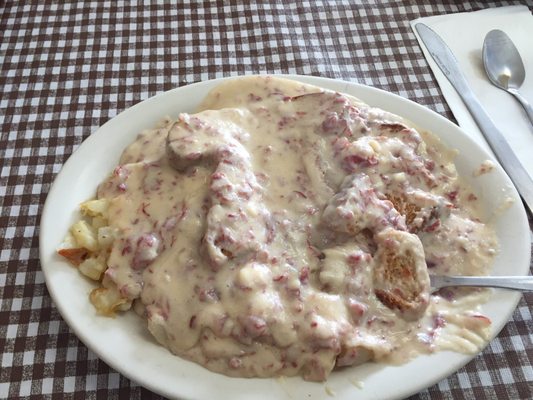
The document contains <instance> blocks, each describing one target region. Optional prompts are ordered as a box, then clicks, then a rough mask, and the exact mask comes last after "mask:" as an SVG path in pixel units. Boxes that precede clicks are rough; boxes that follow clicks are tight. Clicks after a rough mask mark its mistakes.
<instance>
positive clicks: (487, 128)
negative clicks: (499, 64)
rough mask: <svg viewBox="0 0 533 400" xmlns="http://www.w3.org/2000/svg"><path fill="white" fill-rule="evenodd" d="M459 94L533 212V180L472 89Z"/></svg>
mask: <svg viewBox="0 0 533 400" xmlns="http://www.w3.org/2000/svg"><path fill="white" fill-rule="evenodd" d="M459 95H460V96H461V98H462V99H463V101H464V103H465V105H466V107H467V108H468V110H469V111H470V113H471V114H472V116H473V117H474V120H475V121H476V123H477V124H478V126H479V128H480V129H481V131H482V132H483V135H484V136H485V139H486V140H487V143H488V144H489V146H490V147H491V148H492V149H493V151H494V154H496V157H497V158H498V160H499V161H500V163H501V164H502V165H503V166H504V168H505V172H507V175H509V177H510V178H511V181H513V183H514V185H515V186H516V188H517V189H518V192H519V193H520V195H521V196H522V199H523V200H524V202H525V204H526V205H527V208H529V212H530V213H532V214H533V180H532V179H531V177H530V176H529V174H528V173H527V171H526V170H525V169H524V167H523V166H522V164H521V163H520V161H519V160H518V158H517V157H516V155H515V154H514V152H513V149H511V146H509V143H507V140H505V138H504V136H503V135H502V133H501V132H500V131H499V130H498V128H496V126H495V125H494V123H493V122H492V121H491V119H490V117H489V116H488V115H487V113H486V112H485V110H484V109H483V107H482V106H481V104H480V103H479V102H478V100H477V99H476V97H475V96H474V94H473V93H472V91H470V90H466V91H464V92H462V93H461V92H460V93H459Z"/></svg>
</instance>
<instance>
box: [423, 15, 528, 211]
mask: <svg viewBox="0 0 533 400" xmlns="http://www.w3.org/2000/svg"><path fill="white" fill-rule="evenodd" d="M415 29H416V31H417V32H418V35H419V36H420V39H422V42H423V43H424V45H425V46H426V48H427V50H428V52H429V54H430V55H431V57H433V60H434V61H435V63H436V64H437V65H438V66H439V68H440V70H441V71H442V72H443V74H444V75H445V76H446V78H448V80H449V81H450V83H451V84H452V86H453V87H454V89H455V90H456V91H457V94H458V95H459V97H461V99H462V100H463V102H464V104H465V105H466V108H468V111H470V114H472V117H473V118H474V121H476V124H477V125H478V127H479V129H480V130H481V133H482V134H483V136H484V137H485V139H486V141H487V143H488V144H489V146H490V148H491V149H492V151H493V152H494V154H495V155H496V158H497V159H498V161H499V162H500V164H501V166H502V167H503V169H504V170H505V172H507V175H508V176H509V178H511V181H512V182H513V184H514V185H515V187H516V189H517V191H518V193H519V194H520V196H521V197H522V199H523V201H524V203H525V204H526V206H527V208H528V209H529V212H530V213H532V214H533V180H532V179H531V177H530V176H529V174H528V172H527V171H526V170H525V168H524V167H523V166H522V164H521V163H520V161H519V160H518V158H517V157H516V155H515V154H514V152H513V150H512V149H511V146H509V143H507V140H506V139H505V137H504V136H503V134H502V133H501V132H500V131H499V130H498V128H497V127H496V126H495V125H494V123H493V122H492V120H491V119H490V117H489V116H488V114H487V113H486V111H485V110H484V109H483V107H482V106H481V104H480V103H479V101H478V100H477V98H476V96H475V95H474V92H472V90H471V89H470V86H469V85H468V82H467V81H466V78H465V77H464V75H463V73H462V72H461V70H460V68H459V63H458V62H457V59H456V58H455V56H454V55H453V53H452V51H451V50H450V48H449V47H448V46H447V45H446V43H444V41H443V40H442V38H441V37H440V36H439V35H438V34H436V33H435V32H434V31H433V30H432V29H431V28H430V27H428V26H427V25H425V24H423V23H420V22H419V23H418V24H416V25H415Z"/></svg>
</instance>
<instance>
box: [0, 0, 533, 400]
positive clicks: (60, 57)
mask: <svg viewBox="0 0 533 400" xmlns="http://www.w3.org/2000/svg"><path fill="white" fill-rule="evenodd" d="M176 3H178V2H176ZM513 4H526V5H528V6H529V7H530V9H531V8H533V1H532V0H529V1H509V2H506V1H505V2H504V1H496V2H494V1H491V2H482V1H464V2H455V1H442V2H438V4H434V5H431V4H429V2H425V1H377V0H366V1H347V0H346V1H310V0H309V1H304V0H300V1H292V0H286V1H275V0H268V1H257V2H256V1H249V2H240V1H198V2H197V1H191V0H188V1H182V2H179V4H174V2H166V3H164V4H161V3H159V2H155V1H154V2H145V3H140V4H139V3H137V2H124V1H48V2H46V1H9V0H4V1H3V2H2V3H1V4H0V21H1V24H0V26H1V29H0V35H1V40H0V64H1V70H0V78H1V81H0V82H1V84H0V91H1V94H0V121H1V122H0V123H1V139H0V160H1V166H0V168H1V173H0V244H1V247H0V348H1V350H2V351H1V355H0V359H1V369H0V398H10V399H15V398H19V397H20V398H42V397H45V398H61V399H63V398H80V399H81V398H83V399H85V398H110V399H113V398H128V399H130V398H131V399H147V398H154V399H155V398H160V397H159V396H158V395H156V394H154V393H151V392H149V391H148V390H146V389H143V388H142V387H140V386H138V385H137V384H136V383H135V382H131V381H129V380H128V379H127V378H125V377H123V376H121V375H120V374H119V373H117V372H115V371H114V370H112V369H110V368H109V367H108V366H107V365H106V364H105V363H104V362H103V361H101V360H99V359H98V358H97V357H96V355H95V354H94V353H93V352H92V351H90V350H88V349H87V348H86V347H85V346H84V345H83V344H82V343H81V342H80V341H79V340H78V339H77V337H76V336H75V335H74V333H73V332H72V331H71V330H70V329H69V327H68V326H67V325H66V323H65V322H64V321H63V319H62V318H61V316H60V315H59V313H58V311H57V309H56V307H55V306H54V304H53V302H52V301H51V298H50V296H49V294H48V292H47V290H46V287H45V283H44V276H43V273H42V271H41V266H40V263H39V252H38V248H39V221H40V214H41V211H42V207H43V204H44V201H45V198H46V195H47V193H48V191H49V189H50V185H51V183H52V181H53V179H54V177H55V175H56V174H57V173H58V172H59V170H60V169H61V166H62V165H63V163H64V162H65V161H66V160H67V158H68V157H69V156H70V155H71V154H72V152H73V151H74V150H75V149H76V148H77V147H78V146H79V144H80V143H81V142H82V141H83V140H84V139H85V138H87V137H88V136H89V135H90V134H91V132H94V131H95V130H96V129H97V128H98V127H99V126H100V125H102V124H103V123H104V122H106V121H107V120H109V119H110V118H112V117H114V116H115V115H117V114H118V113H120V112H121V111H123V110H125V109H126V108H128V107H130V106H132V105H134V104H136V103H138V102H140V101H142V100H144V99H147V98H149V97H151V96H153V95H155V94H157V93H160V92H163V91H166V90H169V89H172V88H175V87H177V86H182V85H186V84H188V83H192V82H198V81H203V80H207V79H212V78H218V77H223V76H230V75H241V74H250V73H272V74H276V73H289V74H304V75H316V76H324V77H330V78H338V79H343V80H348V81H357V82H359V83H363V84H366V85H371V86H375V87H379V88H382V89H385V90H388V91H391V92H394V93H397V94H399V95H401V96H404V97H407V98H409V99H412V100H414V101H416V102H418V103H421V104H423V105H426V106H428V107H429V108H431V109H433V110H435V111H437V112H439V113H441V114H443V115H444V116H446V117H448V118H450V119H453V116H452V114H451V112H450V110H449V108H448V106H447V105H446V103H445V101H444V98H443V97H442V95H441V92H440V89H439V87H438V86H437V83H436V81H435V79H434V77H433V75H432V73H431V71H430V69H429V67H428V65H427V63H426V60H425V59H424V56H423V55H422V52H421V50H420V47H419V46H418V44H417V42H416V40H415V37H414V34H413V32H412V31H411V28H410V26H409V21H410V20H413V19H415V18H417V17H420V16H426V15H432V14H444V13H451V12H460V11H472V10H477V9H480V8H486V7H494V6H502V5H513ZM530 222H531V220H530ZM532 308H533V293H529V294H524V296H523V298H522V300H521V302H520V304H519V306H518V308H517V310H516V311H515V313H514V314H513V316H512V320H511V321H509V323H508V324H507V325H506V326H505V328H504V329H503V331H502V332H501V333H500V334H499V336H498V337H497V338H496V339H495V340H494V341H493V342H491V344H490V345H489V346H488V347H487V348H486V350H485V351H483V353H482V354H480V355H479V356H477V357H476V358H475V359H474V360H473V361H472V362H470V363H469V364H468V365H466V366H465V367H464V368H462V369H461V370H459V372H457V373H455V374H453V375H451V376H450V377H448V378H446V379H444V380H443V381H441V382H440V383H438V384H437V385H435V386H433V387H431V388H429V389H427V390H424V391H422V392H420V393H419V394H417V395H414V396H413V397H411V399H472V398H477V399H528V398H533V367H532V364H533V343H532V341H533V319H532V315H531V314H532V311H531V310H532Z"/></svg>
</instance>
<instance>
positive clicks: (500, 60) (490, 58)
mask: <svg viewBox="0 0 533 400" xmlns="http://www.w3.org/2000/svg"><path fill="white" fill-rule="evenodd" d="M483 65H484V66H485V72H486V73H487V76H488V77H489V79H490V81H491V82H492V83H493V84H494V85H495V86H497V87H499V88H500V89H503V90H505V91H507V92H509V93H511V94H512V95H513V96H515V97H516V99H517V100H518V101H519V102H520V104H522V107H524V109H525V110H526V113H527V116H528V117H529V120H530V121H531V123H532V124H533V108H531V105H530V104H529V103H528V102H527V100H526V99H525V98H524V97H523V96H522V95H521V94H520V93H519V92H518V89H519V88H520V86H522V84H523V83H524V79H525V78H526V71H525V68H524V63H523V62H522V58H521V57H520V54H519V53H518V50H517V49H516V47H515V45H514V44H513V42H512V41H511V39H510V38H509V36H507V35H506V34H505V32H502V31H500V30H498V29H495V30H492V31H490V32H489V33H487V36H485V41H484V42H483Z"/></svg>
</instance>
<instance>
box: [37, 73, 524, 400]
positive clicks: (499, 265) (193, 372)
mask: <svg viewBox="0 0 533 400" xmlns="http://www.w3.org/2000/svg"><path fill="white" fill-rule="evenodd" d="M286 77H288V78H291V79H296V80H300V81H303V82H306V83H310V84H314V85H317V86H321V87H324V88H328V89H332V90H335V91H338V92H344V93H348V94H351V95H354V96H356V97H359V98H360V99H361V100H363V101H365V102H366V103H368V104H370V105H372V106H377V107H380V108H383V109H385V110H388V111H391V112H393V113H395V114H398V115H401V116H403V117H405V118H407V119H409V120H411V121H413V122H414V123H415V124H416V125H417V126H419V127H421V128H422V129H425V130H429V131H431V132H434V133H435V134H437V135H438V136H440V137H441V138H442V140H443V141H444V142H445V143H446V144H447V145H448V146H450V147H453V148H456V149H458V150H459V152H460V154H459V156H458V158H457V167H458V169H459V171H460V172H461V173H462V174H463V175H464V176H465V177H467V178H469V177H471V184H472V185H473V186H474V187H475V188H476V190H477V193H479V194H480V197H481V198H482V199H483V201H484V203H485V205H486V207H487V210H494V209H496V208H497V207H498V206H499V205H500V204H501V203H502V201H503V200H504V199H505V198H506V197H511V198H512V199H514V204H513V205H512V206H511V207H510V208H508V209H505V210H504V211H500V212H499V213H498V214H497V215H496V217H495V224H496V229H497V233H498V237H499V240H500V244H501V251H500V254H499V255H498V257H497V259H496V263H495V265H494V275H526V274H527V272H528V269H529V258H530V253H529V241H528V238H529V229H528V225H527V219H526V215H525V212H524V209H523V206H522V204H521V201H520V199H519V197H518V194H517V193H516V191H515V189H514V188H513V186H512V184H511V182H510V180H509V179H508V177H507V176H506V175H505V173H504V172H503V171H502V169H501V168H500V167H497V168H495V170H494V171H493V172H492V173H490V174H486V175H483V176H481V177H479V178H473V177H472V176H473V175H472V171H473V170H474V169H475V168H476V167H477V166H479V164H480V163H481V162H482V161H484V160H486V159H490V158H491V157H490V156H489V155H488V154H487V153H485V152H484V151H483V150H482V149H480V147H479V146H478V145H476V144H475V143H474V142H473V141H472V140H471V139H470V138H469V137H468V136H467V135H466V134H465V133H463V132H462V131H461V130H460V129H459V128H458V127H457V126H456V125H454V124H452V123H451V122H450V121H448V120H446V119H445V118H443V117H441V116H439V115H438V114H436V113H434V112H432V111H430V110H428V109H426V108H424V107H422V106H420V105H418V104H416V103H413V102H411V101H409V100H406V99H404V98H402V97H399V96H397V95H393V94H391V93H387V92H384V91H382V90H378V89H374V88H370V87H367V86H362V85H358V84H353V83H347V82H343V81H336V80H331V79H326V78H316V77H306V76H286ZM226 79H231V78H226ZM220 81H221V80H220V79H217V80H213V81H207V82H201V83H197V84H193V85H190V86H185V87H181V88H177V89H174V90H171V91H169V92H165V93H162V94H160V95H157V96H155V97H153V98H150V99H148V100H146V101H143V102H142V103H139V104H137V105H135V106H134V107H131V108H130V109H128V110H126V111H124V112H123V113H121V114H120V115H118V116H116V117H115V118H113V119H112V120H110V121H108V122H107V123H106V124H104V125H103V126H102V127H101V128H100V129H98V130H97V131H96V132H95V133H94V134H92V135H91V136H90V137H89V138H87V140H85V141H84V143H83V144H82V145H81V146H80V147H79V148H78V149H77V150H76V152H75V153H74V154H73V155H72V156H71V157H70V159H69V160H68V161H67V162H66V163H65V165H64V167H63V169H62V170H61V172H60V173H59V175H58V176H57V178H56V180H55V182H54V184H53V186H52V188H51V190H50V193H49V194H48V198H47V199H46V204H45V206H44V210H43V214H42V221H41V230H40V257H41V264H42V269H43V271H44V275H45V278H46V284H47V287H48V290H49V292H50V294H51V296H52V298H53V300H54V301H55V304H56V305H57V307H58V309H59V311H60V313H61V315H62V316H63V318H64V319H65V320H66V322H67V323H68V325H69V326H70V327H71V329H72V330H73V331H74V332H75V333H76V335H77V336H78V337H79V338H80V340H81V341H82V342H83V343H85V344H86V345H87V347H89V348H90V349H91V350H93V351H94V352H95V353H96V354H98V356H99V357H100V358H101V359H103V360H104V361H105V362H106V363H107V364H109V365H110V366H111V367H113V368H114V369H116V370H117V371H119V372H121V373H122V374H124V375H125V376H127V377H128V378H130V379H131V380H133V381H135V382H138V383H139V384H140V385H142V386H145V387H147V388H148V389H150V390H152V391H154V392H157V393H160V394H162V395H164V396H167V397H170V398H177V397H179V398H185V399H222V398H224V399H228V398H230V399H234V400H238V399H247V400H250V399H262V398H269V399H274V398H278V399H302V398H305V399H318V398H324V397H326V396H327V394H326V393H329V394H330V395H331V394H333V393H334V394H335V396H334V398H335V399H337V400H342V399H353V398H357V399H359V400H363V399H366V400H370V399H376V400H377V399H380V400H383V399H400V398H404V397H406V396H408V395H410V394H413V393H416V392H418V391H420V390H422V389H424V388H426V387H429V386H431V385H432V384H434V383H436V382H438V381H439V380H441V379H443V378H444V377H445V376H447V375H449V374H451V373H453V372H454V371H456V370H457V369H459V368H460V367H461V366H463V365H464V364H466V363H467V362H468V361H469V360H471V359H472V358H473V356H472V355H464V354H458V353H451V352H441V353H437V354H433V355H431V356H420V357H418V358H416V359H414V360H413V361H411V362H409V363H407V364H404V365H401V366H388V365H382V364H376V363H368V364H365V365H362V366H359V367H354V368H348V369H344V370H342V371H336V372H334V373H332V375H331V377H330V378H329V380H328V381H327V382H326V383H312V382H305V381H303V380H302V379H301V378H299V377H296V378H277V379H238V378H228V377H226V376H223V375H219V374H215V373H212V372H210V371H208V370H206V369H204V368H202V367H200V366H199V365H196V364H194V363H192V362H188V361H185V360H182V359H180V358H178V357H176V356H173V355H172V354H170V352H168V351H167V350H166V349H164V348H163V347H161V346H160V345H158V344H157V343H156V342H155V341H154V340H153V339H152V338H151V336H150V334H149V333H148V332H147V330H146V328H145V325H144V323H143V321H142V320H141V318H140V317H138V316H137V315H135V313H133V312H128V313H125V314H124V315H121V316H118V317H116V318H114V319H112V318H106V317H101V316H97V315H96V314H95V310H94V309H93V306H92V305H91V304H90V303H89V300H88V295H89V292H90V290H91V289H92V288H93V285H92V284H91V283H90V282H89V281H88V280H86V279H84V278H83V277H82V276H81V275H80V274H79V273H78V271H76V269H75V268H72V267H70V266H69V265H68V264H67V263H66V262H65V261H63V260H62V259H61V258H60V257H58V256H57V255H56V249H57V247H58V245H59V244H60V243H61V242H62V240H63V237H64V235H65V234H66V232H67V230H68V228H69V226H70V225H71V224H72V223H73V222H74V221H75V220H76V218H78V217H77V216H78V211H77V210H78V205H79V203H81V202H82V201H84V200H86V199H88V198H91V197H93V196H94V195H95V190H96V187H97V185H98V183H99V182H101V181H102V180H103V179H104V178H105V177H106V176H107V174H108V173H109V172H110V171H112V169H113V168H114V167H115V165H116V164H117V162H118V159H119V156H120V154H121V152H122V151H123V149H124V148H125V147H126V146H127V145H128V144H129V143H131V142H132V141H133V140H134V139H135V137H136V135H137V134H138V133H139V132H140V131H141V130H143V129H148V128H152V127H153V126H154V125H155V124H156V123H157V122H158V121H159V120H161V119H162V118H163V117H164V116H165V115H169V116H171V117H173V118H174V117H177V116H178V113H179V112H192V111H194V109H195V107H196V106H197V104H198V103H199V102H200V101H201V100H202V99H203V98H204V96H205V95H206V94H207V93H208V92H209V90H211V89H212V88H214V87H215V86H216V85H217V84H218V83H220ZM465 155H466V156H465ZM519 298H520V294H519V293H515V292H511V291H503V290H494V292H493V295H492V299H491V301H490V302H489V303H488V304H486V305H484V306H483V313H484V314H485V315H487V316H489V317H490V318H491V320H492V321H493V325H492V336H493V337H494V336H495V335H496V334H497V333H498V332H499V331H500V330H501V329H502V327H503V325H504V324H505V323H506V322H507V320H508V319H509V317H510V316H511V314H512V312H513V310H514V309H515V307H516V305H517V303H518V300H519Z"/></svg>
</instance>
